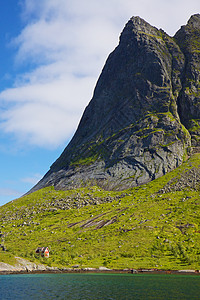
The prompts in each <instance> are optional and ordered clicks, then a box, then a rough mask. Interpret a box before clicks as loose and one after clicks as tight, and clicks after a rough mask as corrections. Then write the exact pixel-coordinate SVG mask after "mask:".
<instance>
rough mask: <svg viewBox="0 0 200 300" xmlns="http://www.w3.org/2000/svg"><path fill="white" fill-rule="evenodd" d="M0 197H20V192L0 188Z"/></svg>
mask: <svg viewBox="0 0 200 300" xmlns="http://www.w3.org/2000/svg"><path fill="white" fill-rule="evenodd" d="M0 195H1V196H4V197H7V196H15V197H17V196H20V195H21V194H20V192H19V191H17V190H14V189H9V188H0ZM0 205H1V204H0Z"/></svg>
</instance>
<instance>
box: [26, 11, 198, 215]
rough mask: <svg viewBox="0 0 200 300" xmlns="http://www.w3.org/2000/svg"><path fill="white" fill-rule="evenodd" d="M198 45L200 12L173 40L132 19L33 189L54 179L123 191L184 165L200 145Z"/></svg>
mask: <svg viewBox="0 0 200 300" xmlns="http://www.w3.org/2000/svg"><path fill="white" fill-rule="evenodd" d="M199 43H200V15H199V14H197V15H194V16H192V17H191V18H190V20H189V21H188V24H187V25H185V26H182V27H181V29H180V30H179V31H178V32H177V33H176V35H175V37H174V38H171V37H170V36H168V35H167V34H166V33H165V32H164V31H163V30H158V29H157V28H155V27H153V26H151V25H150V24H148V23H147V22H146V21H144V20H143V19H141V18H139V17H133V18H131V19H130V20H129V22H128V23H127V24H126V26H125V28H124V30H123V32H122V34H121V36H120V41H119V45H118V46H117V47H116V49H115V50H114V51H113V52H112V53H111V54H110V55H109V57H108V59H107V61H106V64H105V66H104V68H103V70H102V73H101V75H100V77H99V80H98V82H97V85H96V87H95V90H94V95H93V97H92V99H91V101H90V103H89V105H88V106H87V107H86V109H85V111H84V113H83V116H82V118H81V121H80V124H79V126H78V129H77V131H76V133H75V135H74V137H73V138H72V140H71V142H70V143H69V145H68V146H67V147H66V148H65V150H64V151H63V153H62V154H61V156H60V157H59V158H58V159H57V160H56V161H55V163H54V164H53V165H52V166H51V168H50V170H49V172H48V173H47V174H46V175H45V176H44V178H43V179H42V180H41V181H40V182H39V183H38V184H37V185H36V186H35V187H34V188H33V189H32V190H31V191H30V192H32V191H35V190H37V189H40V188H43V187H45V186H50V185H53V186H54V187H55V188H56V189H62V190H65V189H71V188H76V187H81V186H88V185H98V186H100V187H102V188H104V189H107V190H113V189H116V190H122V189H126V188H130V187H134V186H137V185H141V184H144V183H147V182H149V181H151V180H153V179H155V178H158V177H160V176H162V175H164V174H166V173H167V172H169V171H171V170H173V169H175V168H176V167H178V166H179V165H181V164H182V162H183V161H184V158H185V157H186V156H187V155H189V154H190V153H191V143H192V145H193V147H198V145H199V146H200V144H199V142H198V140H200V139H199V138H200V121H199V120H200V105H199V103H200V101H199V100H200V99H199V97H200V93H199V79H200V71H199V70H200V52H199V48H198V45H199ZM86 201H88V200H86ZM98 203H99V202H97V204H98ZM88 204H90V201H88ZM76 205H77V206H78V203H77V204H76ZM61 207H62V209H64V208H65V206H61ZM78 207H79V206H78ZM66 208H67V207H66Z"/></svg>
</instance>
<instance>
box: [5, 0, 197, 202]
mask: <svg viewBox="0 0 200 300" xmlns="http://www.w3.org/2000/svg"><path fill="white" fill-rule="evenodd" d="M0 5H1V9H0V45H1V47H0V78H1V80H0V141H1V142H0V163H1V167H0V205H3V204H4V203H6V202H8V201H10V200H13V199H15V198H17V197H19V196H21V195H23V194H24V193H25V192H27V191H28V190H29V189H30V188H31V187H32V186H33V185H34V184H35V183H36V182H37V181H38V180H39V179H41V177H42V176H43V175H44V174H45V173H46V172H47V171H48V169H49V167H50V166H51V164H52V163H53V162H54V161H55V160H56V158H58V156H59V155H60V154H61V152H62V151H63V150H64V148H65V146H66V145H67V143H68V142H69V140H70V139H71V137H72V135H73V133H74V132H75V130H76V127H77V125H78V122H79V120H80V117H81V115H82V113H83V110H84V108H85V106H86V105H87V104H88V102H89V101H90V99H91V97H92V94H93V90H94V87H95V84H96V81H97V79H98V77H99V75H100V72H101V70H102V68H103V65H104V63H105V61H106V58H107V56H108V54H109V53H110V52H111V51H112V50H113V49H114V48H115V47H116V46H117V44H118V40H119V35H120V32H121V31H122V29H123V27H124V25H125V23H126V22H127V21H128V20H129V18H130V17H132V16H137V15H139V16H140V17H142V18H143V19H145V20H146V21H147V22H149V23H150V24H152V25H154V26H156V27H157V28H162V29H164V30H165V31H166V32H167V33H168V34H169V35H174V33H175V32H176V31H177V30H178V29H179V28H180V26H181V25H184V24H186V23H187V21H188V19H189V17H190V16H191V15H192V14H195V13H200V2H199V0H190V1H188V0H187V1H186V0H151V1H149V0H140V1H138V0H137V1H135V0H109V1H108V0H101V1H100V0H15V1H12V0H8V1H5V0H0Z"/></svg>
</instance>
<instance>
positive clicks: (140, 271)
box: [0, 268, 200, 275]
mask: <svg viewBox="0 0 200 300" xmlns="http://www.w3.org/2000/svg"><path fill="white" fill-rule="evenodd" d="M103 273H104V274H160V275H161V274H163V275H200V270H161V269H125V270H119V269H117V270H116V269H106V268H105V269H95V268H94V269H93V268H85V269H79V268H77V269H75V268H74V269H60V268H54V269H53V270H51V269H49V270H48V269H46V270H28V269H27V270H21V271H17V270H16V271H14V270H12V271H11V270H9V271H8V270H5V271H0V275H19V274H24V275H25V274H103Z"/></svg>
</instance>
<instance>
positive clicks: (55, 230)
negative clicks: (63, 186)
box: [0, 154, 200, 269]
mask: <svg viewBox="0 0 200 300" xmlns="http://www.w3.org/2000/svg"><path fill="white" fill-rule="evenodd" d="M199 166H200V154H195V155H194V156H192V157H191V158H190V159H189V160H188V161H187V162H185V163H184V164H183V165H182V166H181V167H179V168H177V169H176V170H174V171H172V172H170V173H168V174H167V175H165V176H163V177H161V178H159V179H157V180H154V181H152V182H150V183H148V184H146V185H143V186H140V187H137V188H133V189H131V190H126V191H121V192H111V191H103V190H101V189H100V188H98V187H90V188H82V189H76V190H70V191H55V190H54V188H53V187H49V188H45V189H42V190H39V191H37V192H35V193H32V194H30V195H27V196H24V197H22V198H20V199H17V200H15V201H12V202H10V203H8V204H6V205H4V206H2V207H0V236H1V239H0V243H1V245H2V246H4V247H5V248H6V250H7V251H3V247H1V248H0V261H1V262H8V263H10V264H14V263H15V257H16V256H18V257H23V258H26V259H28V260H30V261H34V262H36V263H40V262H42V263H44V264H47V265H49V266H57V267H62V268H64V267H66V268H68V267H72V266H77V267H78V266H79V267H80V268H84V267H97V268H98V267H100V266H106V267H108V268H116V269H124V268H162V269H200V255H199V254H200V209H199V206H200V205H199V204H200V195H199V177H200V175H199V173H200V172H199ZM38 246H48V247H49V248H50V257H49V259H45V258H41V257H38V256H37V255H36V254H35V249H36V248H37V247H38Z"/></svg>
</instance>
